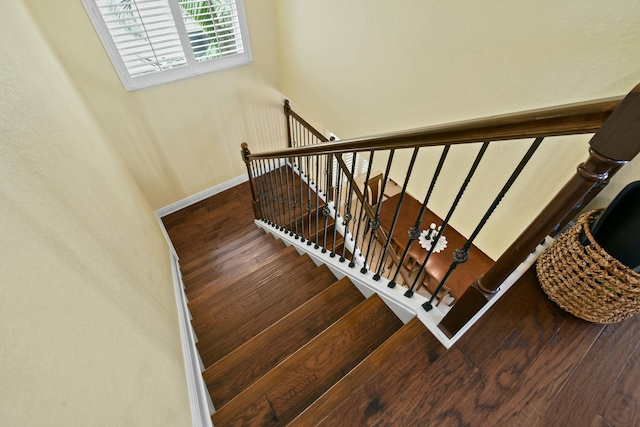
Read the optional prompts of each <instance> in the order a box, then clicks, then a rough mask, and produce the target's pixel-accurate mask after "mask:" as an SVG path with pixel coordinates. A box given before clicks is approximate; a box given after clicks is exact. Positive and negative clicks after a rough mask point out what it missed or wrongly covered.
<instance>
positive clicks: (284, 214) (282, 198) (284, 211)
mask: <svg viewBox="0 0 640 427" xmlns="http://www.w3.org/2000/svg"><path fill="white" fill-rule="evenodd" d="M277 161H278V170H279V175H280V176H279V178H280V202H281V203H282V221H283V222H282V230H286V229H287V228H286V225H287V223H288V222H289V221H287V219H288V218H289V215H288V210H287V198H286V197H285V196H284V191H285V188H284V180H283V179H282V175H283V173H282V168H283V167H284V166H283V164H282V163H283V162H282V159H277Z"/></svg>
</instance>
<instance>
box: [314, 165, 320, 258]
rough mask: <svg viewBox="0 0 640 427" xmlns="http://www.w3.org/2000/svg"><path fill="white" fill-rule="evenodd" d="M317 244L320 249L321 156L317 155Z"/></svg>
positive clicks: (315, 246) (315, 247) (316, 246)
mask: <svg viewBox="0 0 640 427" xmlns="http://www.w3.org/2000/svg"><path fill="white" fill-rule="evenodd" d="M315 185H316V244H315V245H314V246H313V248H314V249H318V248H319V247H320V245H319V244H318V238H319V235H320V230H319V229H318V224H319V222H320V208H319V206H320V203H319V202H320V196H319V193H320V156H316V182H315Z"/></svg>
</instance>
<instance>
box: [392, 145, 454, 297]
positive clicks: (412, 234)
mask: <svg viewBox="0 0 640 427" xmlns="http://www.w3.org/2000/svg"><path fill="white" fill-rule="evenodd" d="M450 147H451V146H450V145H445V147H444V149H443V150H442V154H440V160H439V161H438V166H437V167H436V170H435V172H434V173H433V177H432V178H431V184H430V185H429V190H428V191H427V194H426V196H425V197H424V201H423V202H422V207H421V208H420V213H419V214H418V218H416V222H415V224H414V226H413V227H411V228H410V229H409V231H408V233H409V241H408V242H407V247H406V249H405V250H404V253H403V254H402V258H401V259H400V261H399V262H398V268H396V272H395V274H394V275H393V278H392V279H391V281H390V282H389V283H388V284H387V286H389V287H390V288H393V287H395V286H396V279H397V278H398V273H400V269H401V268H402V266H403V265H404V261H405V260H406V259H407V255H408V254H409V251H410V250H411V245H412V244H413V242H414V241H415V240H417V239H418V237H420V223H421V222H422V217H423V216H424V212H425V211H426V210H427V203H429V199H430V198H431V193H433V189H434V187H435V185H436V181H437V180H438V177H439V176H440V172H441V171H442V167H443V166H444V161H445V160H446V158H447V154H449V148H450ZM407 285H408V283H407Z"/></svg>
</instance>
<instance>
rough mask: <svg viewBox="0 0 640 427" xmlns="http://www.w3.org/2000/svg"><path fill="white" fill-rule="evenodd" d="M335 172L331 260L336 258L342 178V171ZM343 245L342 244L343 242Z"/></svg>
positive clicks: (338, 169)
mask: <svg viewBox="0 0 640 427" xmlns="http://www.w3.org/2000/svg"><path fill="white" fill-rule="evenodd" d="M339 155H340V154H336V157H338V156H339ZM336 170H337V172H338V176H337V179H336V196H335V198H334V199H333V209H334V212H335V214H334V218H333V243H332V245H331V246H332V247H331V253H330V254H329V256H330V257H331V258H333V257H335V256H336V238H337V235H338V218H339V217H340V180H341V177H342V170H341V169H340V168H339V167H338V168H336ZM343 244H344V242H343Z"/></svg>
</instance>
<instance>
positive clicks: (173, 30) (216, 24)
mask: <svg viewBox="0 0 640 427" xmlns="http://www.w3.org/2000/svg"><path fill="white" fill-rule="evenodd" d="M83 3H84V5H85V8H86V9H87V11H88V12H89V16H90V18H91V20H92V22H93V24H94V26H95V27H96V30H97V31H98V35H99V36H100V38H101V40H102V43H103V44H104V46H105V49H106V50H107V53H108V54H109V57H110V58H111V61H112V62H113V64H114V67H115V69H116V71H117V72H118V75H119V76H120V79H121V80H122V82H123V84H124V86H125V88H126V89H127V90H134V89H140V88H143V87H148V86H152V85H156V84H160V83H165V82H169V81H173V80H178V79H183V78H186V77H190V76H194V75H198V74H203V73H208V72H211V71H218V70H222V69H226V68H231V67H235V66H239V65H244V64H247V63H249V62H250V61H251V52H250V48H249V41H248V40H249V39H248V32H247V28H246V20H245V17H244V5H243V2H242V0H83Z"/></svg>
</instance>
